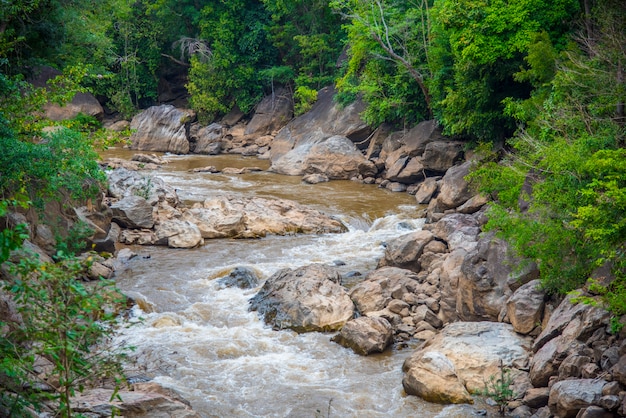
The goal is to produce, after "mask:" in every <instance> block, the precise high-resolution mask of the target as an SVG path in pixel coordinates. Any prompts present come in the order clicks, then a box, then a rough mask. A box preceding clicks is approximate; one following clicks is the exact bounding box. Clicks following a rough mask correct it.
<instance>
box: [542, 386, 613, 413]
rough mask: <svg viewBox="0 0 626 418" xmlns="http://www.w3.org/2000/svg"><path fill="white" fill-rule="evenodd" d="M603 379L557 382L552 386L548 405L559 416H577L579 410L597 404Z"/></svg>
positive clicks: (600, 395)
mask: <svg viewBox="0 0 626 418" xmlns="http://www.w3.org/2000/svg"><path fill="white" fill-rule="evenodd" d="M605 384H606V381H604V380H602V379H576V380H562V381H560V382H556V383H555V384H554V385H553V386H552V387H551V388H550V399H549V401H548V406H549V407H550V411H551V412H552V413H553V414H554V415H556V416H558V417H559V418H569V417H575V416H576V415H577V414H578V412H579V411H580V410H581V409H583V408H587V407H589V406H591V405H594V404H597V402H598V401H599V400H600V398H601V397H602V387H603V386H604V385H605Z"/></svg>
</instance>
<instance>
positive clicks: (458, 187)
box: [436, 161, 474, 211]
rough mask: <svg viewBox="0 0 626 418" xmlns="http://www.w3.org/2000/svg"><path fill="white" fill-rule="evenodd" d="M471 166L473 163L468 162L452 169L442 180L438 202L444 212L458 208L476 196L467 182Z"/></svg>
mask: <svg viewBox="0 0 626 418" xmlns="http://www.w3.org/2000/svg"><path fill="white" fill-rule="evenodd" d="M471 164H472V163H471V161H466V162H465V163H463V164H461V165H457V166H454V167H451V168H450V169H448V171H446V174H445V175H444V176H443V178H442V179H441V183H440V186H439V194H438V195H437V199H436V200H437V205H438V207H439V208H440V209H441V210H442V211H443V210H446V209H454V208H457V207H459V206H461V205H462V204H463V203H465V202H467V201H468V200H469V199H470V198H471V197H472V196H474V192H473V191H472V190H471V189H470V186H469V183H468V182H467V181H466V180H465V176H467V175H468V174H469V169H470V166H471Z"/></svg>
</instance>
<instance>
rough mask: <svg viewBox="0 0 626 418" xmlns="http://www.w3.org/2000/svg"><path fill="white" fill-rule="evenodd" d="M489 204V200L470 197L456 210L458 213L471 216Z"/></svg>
mask: <svg viewBox="0 0 626 418" xmlns="http://www.w3.org/2000/svg"><path fill="white" fill-rule="evenodd" d="M488 202H489V198H487V197H485V196H482V195H476V196H473V197H471V198H470V199H469V200H468V201H467V202H465V203H463V204H462V205H461V206H459V207H458V208H456V211H457V212H458V213H466V214H472V213H476V212H478V211H479V210H480V209H481V208H482V207H483V206H485V205H486V204H487V203H488Z"/></svg>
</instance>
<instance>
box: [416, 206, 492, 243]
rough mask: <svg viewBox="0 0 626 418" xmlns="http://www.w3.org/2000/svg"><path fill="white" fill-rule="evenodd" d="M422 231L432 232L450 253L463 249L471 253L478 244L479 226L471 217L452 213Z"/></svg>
mask: <svg viewBox="0 0 626 418" xmlns="http://www.w3.org/2000/svg"><path fill="white" fill-rule="evenodd" d="M424 229H428V230H430V231H432V233H433V234H434V235H435V236H436V237H437V238H439V239H441V240H443V241H444V242H445V243H446V244H447V245H448V248H449V249H450V251H454V250H456V249H459V248H461V249H463V250H465V251H472V250H474V249H475V248H476V245H477V243H478V235H479V234H480V225H479V223H478V221H477V220H476V218H475V217H474V216H472V215H463V214H459V213H453V214H450V215H446V216H444V217H443V218H441V219H440V220H439V221H438V222H436V223H435V224H430V225H428V226H425V227H424Z"/></svg>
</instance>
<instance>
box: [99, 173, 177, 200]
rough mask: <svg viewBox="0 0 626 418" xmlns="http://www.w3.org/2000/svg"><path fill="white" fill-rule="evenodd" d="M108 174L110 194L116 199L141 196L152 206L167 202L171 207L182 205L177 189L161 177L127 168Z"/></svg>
mask: <svg viewBox="0 0 626 418" xmlns="http://www.w3.org/2000/svg"><path fill="white" fill-rule="evenodd" d="M106 173H107V177H108V186H109V190H108V191H109V194H110V195H111V196H112V197H114V198H116V199H122V198H124V197H128V196H141V197H143V198H144V199H146V201H148V203H150V205H152V206H155V205H156V204H157V203H159V202H167V203H168V204H169V205H171V206H177V205H178V204H179V203H180V200H179V199H178V195H177V194H176V189H174V187H172V186H170V185H169V184H167V183H165V182H164V181H163V179H161V178H160V177H153V176H145V175H143V174H141V173H137V172H136V171H131V170H127V169H125V168H118V169H115V170H111V171H107V172H106Z"/></svg>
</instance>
